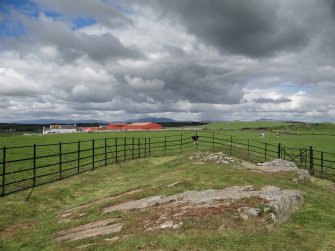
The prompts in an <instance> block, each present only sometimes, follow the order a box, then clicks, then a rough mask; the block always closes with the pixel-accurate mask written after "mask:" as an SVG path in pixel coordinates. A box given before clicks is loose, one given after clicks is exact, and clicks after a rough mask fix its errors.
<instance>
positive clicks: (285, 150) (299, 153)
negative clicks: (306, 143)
mask: <svg viewBox="0 0 335 251" xmlns="http://www.w3.org/2000/svg"><path fill="white" fill-rule="evenodd" d="M281 158H282V159H284V160H288V161H291V162H294V163H295V164H296V165H297V166H298V167H299V168H304V169H307V158H308V151H307V148H289V147H285V146H284V147H282V148H281Z"/></svg>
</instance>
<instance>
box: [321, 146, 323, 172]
mask: <svg viewBox="0 0 335 251" xmlns="http://www.w3.org/2000/svg"><path fill="white" fill-rule="evenodd" d="M321 177H322V178H323V152H321Z"/></svg>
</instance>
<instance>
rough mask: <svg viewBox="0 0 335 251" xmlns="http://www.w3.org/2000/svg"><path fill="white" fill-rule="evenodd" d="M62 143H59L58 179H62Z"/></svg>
mask: <svg viewBox="0 0 335 251" xmlns="http://www.w3.org/2000/svg"><path fill="white" fill-rule="evenodd" d="M62 171H63V170H62V142H59V179H60V180H61V179H62Z"/></svg>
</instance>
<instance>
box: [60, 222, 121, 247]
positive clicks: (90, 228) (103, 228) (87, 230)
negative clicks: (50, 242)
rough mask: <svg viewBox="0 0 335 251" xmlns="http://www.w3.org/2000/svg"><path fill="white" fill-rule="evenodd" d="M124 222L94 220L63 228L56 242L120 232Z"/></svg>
mask: <svg viewBox="0 0 335 251" xmlns="http://www.w3.org/2000/svg"><path fill="white" fill-rule="evenodd" d="M122 227H123V224H122V223H120V219H118V218H117V219H113V218H111V219H105V220H101V221H96V222H92V223H89V224H86V225H82V226H79V227H75V228H71V229H67V230H63V231H60V232H58V233H57V237H56V238H55V241H56V242H66V241H75V240H81V239H87V238H89V237H96V236H100V235H107V234H112V233H118V232H120V231H121V230H122Z"/></svg>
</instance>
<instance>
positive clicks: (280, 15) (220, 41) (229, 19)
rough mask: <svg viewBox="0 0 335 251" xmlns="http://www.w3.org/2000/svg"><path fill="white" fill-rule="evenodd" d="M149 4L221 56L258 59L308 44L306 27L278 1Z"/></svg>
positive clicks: (200, 0) (173, 0)
mask: <svg viewBox="0 0 335 251" xmlns="http://www.w3.org/2000/svg"><path fill="white" fill-rule="evenodd" d="M144 2H148V1H145V0H144ZM149 2H150V5H151V6H155V8H157V9H159V10H160V11H161V12H162V13H164V14H163V15H170V16H171V17H175V18H177V20H178V21H179V22H181V23H182V24H183V25H184V26H185V27H186V29H187V30H188V31H189V32H190V33H192V34H194V35H196V36H197V37H198V38H200V39H201V40H202V41H203V42H205V43H207V44H209V45H212V46H215V47H217V48H218V49H220V50H221V51H222V52H223V53H224V52H230V53H235V54H243V55H247V56H251V57H262V56H270V55H273V54H275V53H276V52H282V51H294V50H297V49H299V48H301V47H303V46H304V45H306V44H307V43H308V38H307V36H306V35H307V34H306V30H305V29H306V27H303V26H302V25H300V24H299V21H298V19H295V18H294V17H292V16H290V15H286V13H285V11H283V10H282V9H281V4H280V2H279V1H268V0H220V1H217V0H206V1H203V0H182V1H180V0H169V1H165V0H161V1H149Z"/></svg>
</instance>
